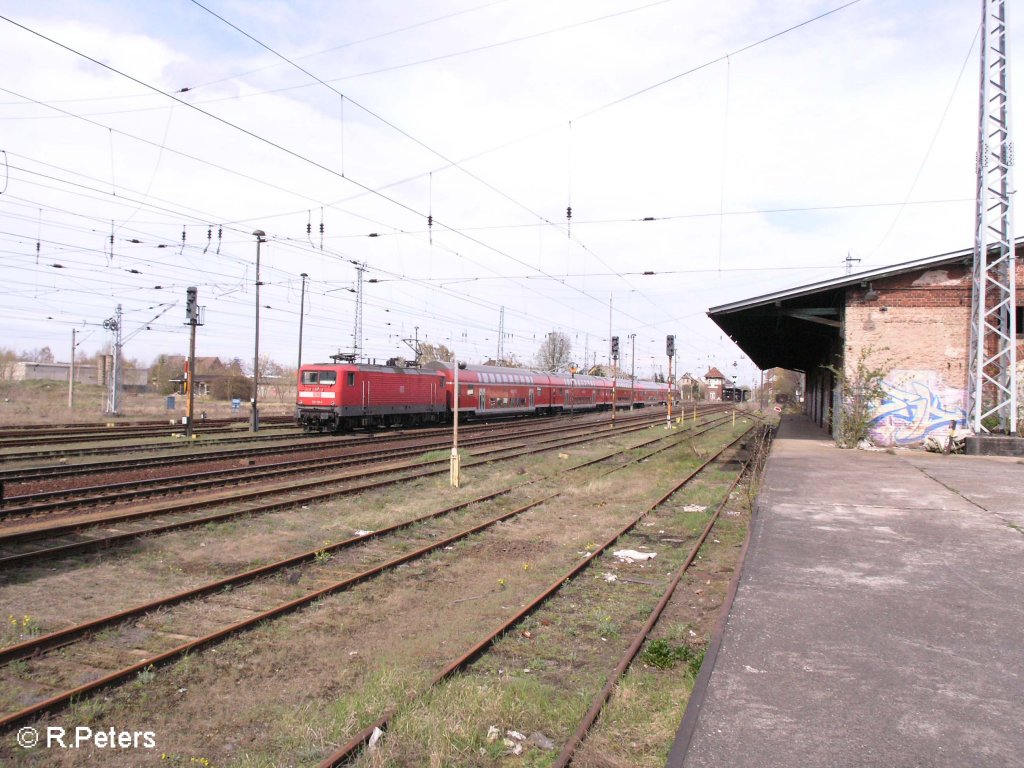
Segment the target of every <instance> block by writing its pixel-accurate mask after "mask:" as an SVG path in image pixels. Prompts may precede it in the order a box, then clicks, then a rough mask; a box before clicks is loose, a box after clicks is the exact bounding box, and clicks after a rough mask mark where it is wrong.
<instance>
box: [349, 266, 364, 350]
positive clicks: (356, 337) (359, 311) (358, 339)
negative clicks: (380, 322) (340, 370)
mask: <svg viewBox="0 0 1024 768" xmlns="http://www.w3.org/2000/svg"><path fill="white" fill-rule="evenodd" d="M352 263H353V264H355V265H356V322H355V328H354V329H353V331H352V351H353V352H355V354H356V363H359V362H360V360H361V359H362V356H363V355H362V352H363V273H364V272H366V265H365V264H360V263H359V262H358V261H353V262H352Z"/></svg>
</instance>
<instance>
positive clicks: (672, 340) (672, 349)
mask: <svg viewBox="0 0 1024 768" xmlns="http://www.w3.org/2000/svg"><path fill="white" fill-rule="evenodd" d="M665 354H666V355H668V356H669V357H675V356H676V337H675V336H674V335H673V334H671V333H670V334H669V335H668V336H666V337H665Z"/></svg>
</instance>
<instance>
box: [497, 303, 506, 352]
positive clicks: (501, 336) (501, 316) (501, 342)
mask: <svg viewBox="0 0 1024 768" xmlns="http://www.w3.org/2000/svg"><path fill="white" fill-rule="evenodd" d="M504 359H505V308H504V307H502V308H501V311H500V312H499V313H498V356H497V357H496V358H495V360H496V361H497V363H498V365H504V363H503V362H502V361H503V360H504Z"/></svg>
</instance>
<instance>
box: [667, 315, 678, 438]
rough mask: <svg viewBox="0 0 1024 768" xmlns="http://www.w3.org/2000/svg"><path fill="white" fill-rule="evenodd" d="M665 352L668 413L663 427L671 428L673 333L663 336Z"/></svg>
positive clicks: (674, 339)
mask: <svg viewBox="0 0 1024 768" xmlns="http://www.w3.org/2000/svg"><path fill="white" fill-rule="evenodd" d="M665 354H666V355H668V415H667V416H666V417H665V429H672V358H673V357H675V354H676V337H675V336H674V335H673V334H669V335H668V336H666V337H665Z"/></svg>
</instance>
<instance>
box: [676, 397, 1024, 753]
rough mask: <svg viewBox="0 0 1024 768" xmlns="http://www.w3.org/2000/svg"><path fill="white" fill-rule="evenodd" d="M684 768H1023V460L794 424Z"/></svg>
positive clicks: (697, 703) (691, 728)
mask: <svg viewBox="0 0 1024 768" xmlns="http://www.w3.org/2000/svg"><path fill="white" fill-rule="evenodd" d="M711 656H714V660H713V663H712V664H711V665H707V664H706V665H705V669H703V670H702V672H701V675H700V676H699V678H698V681H697V687H696V689H695V691H694V695H693V697H692V699H691V703H690V707H689V709H688V710H687V713H686V716H685V717H684V719H683V727H682V728H681V729H680V732H679V736H678V738H677V740H676V744H675V745H674V747H673V750H672V752H671V754H670V756H669V762H668V764H669V765H670V766H679V765H683V766H686V768H712V767H713V768H739V767H746V766H749V767H751V768H755V767H756V768H783V767H785V768H807V767H809V766H837V767H843V768H846V767H848V766H872V767H874V766H878V767H879V768H883V767H884V768H903V767H904V766H906V767H907V768H909V767H911V766H922V767H924V766H927V767H928V768H932V767H934V768H941V767H943V766H950V767H951V768H952V767H955V768H967V767H968V766H970V768H986V767H988V766H991V767H992V768H1007V767H1008V766H1024V462H1022V461H1021V460H1019V459H1005V458H991V457H973V456H941V455H934V454H925V453H921V452H910V451H898V452H896V453H887V452H877V453H876V452H864V451H850V450H841V449H839V448H836V447H834V445H833V444H832V442H831V441H830V440H829V439H828V438H827V436H826V435H825V433H824V432H822V431H820V430H819V429H818V428H817V427H816V426H814V425H813V424H812V423H811V422H810V421H809V420H807V419H806V418H804V417H802V416H794V417H786V419H785V420H784V421H783V423H782V425H781V427H780V430H779V434H778V438H777V440H776V442H775V445H774V447H773V449H772V454H771V456H770V458H769V461H768V466H767V469H766V473H765V478H764V485H763V489H762V492H761V494H760V497H759V499H758V510H757V515H756V517H755V521H754V525H753V528H752V532H751V541H750V548H749V550H748V552H747V558H746V563H745V565H744V567H743V570H742V573H741V577H740V580H739V587H738V591H737V593H736V598H735V600H734V602H733V605H732V608H731V610H730V612H729V617H728V622H727V624H726V626H725V630H724V633H723V634H722V637H721V642H720V645H719V646H718V649H717V655H715V654H712V653H711V651H710V650H709V657H711Z"/></svg>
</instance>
